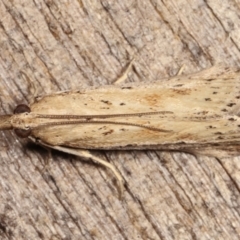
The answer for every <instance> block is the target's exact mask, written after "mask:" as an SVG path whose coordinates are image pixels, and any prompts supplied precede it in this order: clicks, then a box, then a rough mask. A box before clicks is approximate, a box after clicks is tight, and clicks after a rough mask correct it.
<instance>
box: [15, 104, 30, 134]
mask: <svg viewBox="0 0 240 240" xmlns="http://www.w3.org/2000/svg"><path fill="white" fill-rule="evenodd" d="M29 112H31V110H30V108H29V107H28V106H27V105H25V104H19V105H18V106H17V107H16V108H15V109H14V111H13V113H14V114H22V113H25V114H28V113H29ZM14 132H15V133H16V135H17V136H18V137H20V138H26V137H28V136H29V135H30V134H31V128H29V127H25V129H20V128H15V129H14Z"/></svg>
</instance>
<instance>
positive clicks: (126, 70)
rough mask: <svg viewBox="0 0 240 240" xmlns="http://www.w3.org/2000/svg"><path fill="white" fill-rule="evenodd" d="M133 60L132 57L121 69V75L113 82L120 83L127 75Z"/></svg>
mask: <svg viewBox="0 0 240 240" xmlns="http://www.w3.org/2000/svg"><path fill="white" fill-rule="evenodd" d="M133 61H134V58H133V59H132V60H131V61H130V62H129V63H128V65H127V67H126V69H125V70H124V71H123V73H122V74H121V76H120V77H119V78H118V79H117V80H116V81H115V82H114V83H113V84H120V83H122V82H124V81H125V80H126V78H127V75H128V73H129V71H130V69H131V67H132V64H133Z"/></svg>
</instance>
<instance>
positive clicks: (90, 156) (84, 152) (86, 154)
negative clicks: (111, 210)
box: [29, 137, 124, 199]
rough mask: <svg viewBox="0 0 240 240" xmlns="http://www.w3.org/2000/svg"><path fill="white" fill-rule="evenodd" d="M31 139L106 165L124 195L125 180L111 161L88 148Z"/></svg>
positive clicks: (120, 193)
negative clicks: (96, 154) (56, 144)
mask: <svg viewBox="0 0 240 240" xmlns="http://www.w3.org/2000/svg"><path fill="white" fill-rule="evenodd" d="M29 139H31V140H32V141H33V142H35V143H37V144H39V145H41V146H43V147H47V148H51V149H55V150H58V151H61V152H65V153H69V154H72V155H75V156H78V157H82V158H84V159H91V160H92V161H93V162H96V163H98V164H101V165H103V166H104V167H106V168H108V169H110V170H111V171H112V172H113V174H114V175H115V177H116V178H117V180H118V187H119V188H118V192H119V198H120V199H121V197H122V195H123V189H124V180H123V178H122V176H121V174H120V173H119V172H118V171H117V169H116V168H115V167H114V166H113V165H112V164H111V163H109V162H107V161H105V160H103V159H101V158H99V157H96V156H94V155H93V154H91V153H90V152H89V151H87V150H81V149H74V148H67V147H62V146H53V145H49V144H46V143H44V142H42V141H41V140H36V139H35V138H33V137H29Z"/></svg>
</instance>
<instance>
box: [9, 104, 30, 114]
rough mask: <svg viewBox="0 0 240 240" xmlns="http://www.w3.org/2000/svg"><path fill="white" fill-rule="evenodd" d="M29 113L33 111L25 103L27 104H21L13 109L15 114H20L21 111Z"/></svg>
mask: <svg viewBox="0 0 240 240" xmlns="http://www.w3.org/2000/svg"><path fill="white" fill-rule="evenodd" d="M26 112H27V113H29V112H31V109H30V108H29V107H28V106H27V105H25V104H19V105H18V106H17V107H16V108H15V109H14V111H13V113H14V114H19V113H26Z"/></svg>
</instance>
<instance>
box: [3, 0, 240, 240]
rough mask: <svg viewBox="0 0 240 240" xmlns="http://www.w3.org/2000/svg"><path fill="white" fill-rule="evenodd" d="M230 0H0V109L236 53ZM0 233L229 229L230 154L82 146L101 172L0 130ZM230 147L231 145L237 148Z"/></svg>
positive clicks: (233, 208) (237, 180) (218, 234)
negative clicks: (103, 162)
mask: <svg viewBox="0 0 240 240" xmlns="http://www.w3.org/2000/svg"><path fill="white" fill-rule="evenodd" d="M238 12H239V4H238V3H237V2H236V1H232V0H230V1H226V0H224V1H213V0H210V1H200V0H197V1H184V0H182V1H160V0H155V1H136V0H135V1H127V0H122V1H111V0H104V1H92V0H82V1H81V0H78V1H77V0H73V1H54V0H45V1H43V0H39V1H27V0H21V1H8V0H1V1H0V16H1V19H0V90H1V91H0V102H1V109H0V113H1V114H6V113H11V112H12V111H13V109H14V108H15V106H16V105H17V104H19V103H25V104H27V103H28V102H29V101H31V96H30V95H29V83H28V81H27V79H26V78H25V77H24V74H23V73H22V72H24V73H25V74H26V75H27V76H28V77H29V78H30V79H31V81H34V83H35V84H36V85H37V86H38V94H45V93H49V92H52V91H59V90H68V89H81V87H82V86H86V85H94V86H97V85H104V84H108V83H111V82H114V80H115V79H117V77H118V76H119V75H121V72H122V70H123V69H124V67H125V66H126V65H127V64H128V62H129V60H130V59H131V58H132V57H133V56H134V57H135V62H134V67H133V70H132V71H131V72H130V74H129V78H128V81H132V82H139V81H145V82H147V81H153V80H158V79H159V80H161V78H163V77H166V76H173V75H175V74H176V73H177V72H178V70H179V68H180V67H181V66H183V65H184V66H185V68H184V73H191V72H196V71H197V70H200V69H203V68H207V67H210V66H212V65H214V64H218V63H224V64H227V65H239V59H240V53H239V46H238V45H239V42H240V41H239V40H240V39H239V38H240V34H239V31H240V26H239V25H240V20H239V18H238ZM0 139H1V141H0V159H1V161H0V236H1V237H0V238H1V239H131V240H132V239H178V240H179V239H230V238H231V239H239V237H240V230H239V229H240V209H239V204H240V197H239V196H240V195H239V188H240V186H239V185H240V174H239V170H240V159H239V157H235V158H229V159H215V158H207V157H199V158H196V157H194V156H192V155H189V154H184V153H174V154H173V153H166V152H155V151H130V152H127V151H119V152H117V151H111V152H107V151H106V152H94V154H97V155H98V156H101V157H103V158H106V159H108V160H109V161H110V162H111V163H112V164H114V165H115V166H116V168H117V169H118V170H119V171H120V172H121V174H122V176H123V177H124V179H125V181H126V184H127V186H126V191H125V193H124V201H119V200H118V198H117V191H116V188H115V186H114V177H113V175H112V174H111V172H109V171H106V170H105V169H104V168H102V167H99V166H96V165H94V164H92V163H91V162H90V163H85V162H83V161H81V160H80V159H78V158H76V157H73V156H70V155H67V154H63V153H59V152H55V151H54V152H53V153H52V157H53V160H52V161H51V162H50V166H49V169H48V170H46V171H42V168H43V166H44V160H46V159H48V158H49V156H48V153H47V151H45V150H44V149H42V148H41V147H34V146H33V145H31V144H30V145H29V144H27V143H26V142H25V141H22V140H21V139H18V138H17V137H16V136H15V134H14V133H13V132H0ZM239 155H240V154H239Z"/></svg>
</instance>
